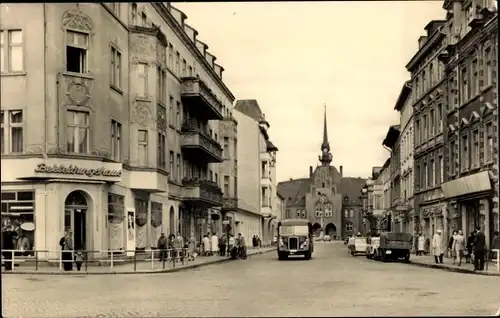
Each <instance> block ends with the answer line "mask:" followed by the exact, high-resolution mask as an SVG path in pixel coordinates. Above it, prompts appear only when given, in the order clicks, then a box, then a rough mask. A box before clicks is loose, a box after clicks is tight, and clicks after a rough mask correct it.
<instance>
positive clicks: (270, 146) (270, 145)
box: [266, 139, 278, 151]
mask: <svg viewBox="0 0 500 318" xmlns="http://www.w3.org/2000/svg"><path fill="white" fill-rule="evenodd" d="M266 147H267V151H278V147H276V146H275V145H274V144H273V143H272V142H271V140H269V139H268V140H266Z"/></svg>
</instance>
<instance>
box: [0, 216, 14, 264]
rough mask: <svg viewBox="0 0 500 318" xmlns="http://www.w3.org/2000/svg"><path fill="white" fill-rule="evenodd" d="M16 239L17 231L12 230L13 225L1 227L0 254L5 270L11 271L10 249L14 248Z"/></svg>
mask: <svg viewBox="0 0 500 318" xmlns="http://www.w3.org/2000/svg"><path fill="white" fill-rule="evenodd" d="M16 240H17V233H16V231H14V227H13V226H12V225H11V224H9V225H7V226H6V227H5V228H4V229H2V256H3V260H4V264H5V265H4V266H5V270H6V271H11V270H12V267H13V264H12V250H14V249H15V246H16Z"/></svg>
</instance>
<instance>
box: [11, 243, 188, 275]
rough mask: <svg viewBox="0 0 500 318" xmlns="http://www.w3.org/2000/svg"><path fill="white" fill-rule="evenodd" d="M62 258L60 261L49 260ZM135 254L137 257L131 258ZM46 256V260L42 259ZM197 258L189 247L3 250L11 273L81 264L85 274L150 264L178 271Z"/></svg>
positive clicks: (134, 269)
mask: <svg viewBox="0 0 500 318" xmlns="http://www.w3.org/2000/svg"><path fill="white" fill-rule="evenodd" d="M49 253H51V255H54V254H55V255H58V257H57V258H49V257H46V256H47V255H48V254H49ZM129 254H133V256H127V255H129ZM42 255H43V256H45V257H42ZM194 261H195V258H194V257H193V255H189V253H188V249H187V248H179V249H163V250H162V249H148V250H137V251H136V250H100V251H90V250H78V251H75V250H64V251H61V250H29V251H26V250H2V263H3V265H4V266H5V265H7V266H8V265H9V263H10V266H9V267H11V270H13V271H14V270H15V268H16V266H19V267H24V268H28V267H32V266H34V269H35V270H36V271H37V270H39V269H40V267H41V266H50V265H55V266H58V267H59V269H60V270H63V268H64V263H72V264H80V265H81V267H82V269H83V270H84V271H88V268H89V266H106V267H109V269H110V270H111V269H113V268H114V267H115V266H116V265H124V264H125V263H127V264H133V271H137V270H138V268H137V266H138V265H140V264H144V263H150V267H149V266H148V269H151V270H154V269H166V268H175V267H176V266H178V265H186V264H188V263H189V262H194Z"/></svg>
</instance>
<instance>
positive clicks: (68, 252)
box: [59, 229, 73, 271]
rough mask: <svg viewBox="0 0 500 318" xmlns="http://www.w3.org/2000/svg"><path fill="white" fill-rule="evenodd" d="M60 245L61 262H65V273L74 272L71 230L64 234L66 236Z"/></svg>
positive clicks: (62, 238) (60, 241)
mask: <svg viewBox="0 0 500 318" xmlns="http://www.w3.org/2000/svg"><path fill="white" fill-rule="evenodd" d="M59 245H60V246H61V260H62V262H63V268H64V270H65V271H72V270H73V257H72V256H73V238H72V235H71V230H70V229H67V230H66V231H65V232H64V236H63V237H61V239H60V240H59Z"/></svg>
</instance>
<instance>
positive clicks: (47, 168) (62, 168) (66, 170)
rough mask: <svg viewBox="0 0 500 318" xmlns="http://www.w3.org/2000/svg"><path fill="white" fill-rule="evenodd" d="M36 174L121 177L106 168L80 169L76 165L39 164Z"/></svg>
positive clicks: (119, 173)
mask: <svg viewBox="0 0 500 318" xmlns="http://www.w3.org/2000/svg"><path fill="white" fill-rule="evenodd" d="M35 172H36V173H48V174H67V175H86V176H87V177H89V178H91V177H101V176H102V177H121V175H122V171H121V170H112V169H106V168H102V167H101V168H95V169H94V168H81V167H79V166H77V165H69V166H66V165H62V164H60V165H57V164H54V165H46V164H44V163H40V164H38V165H37V166H36V168H35Z"/></svg>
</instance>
